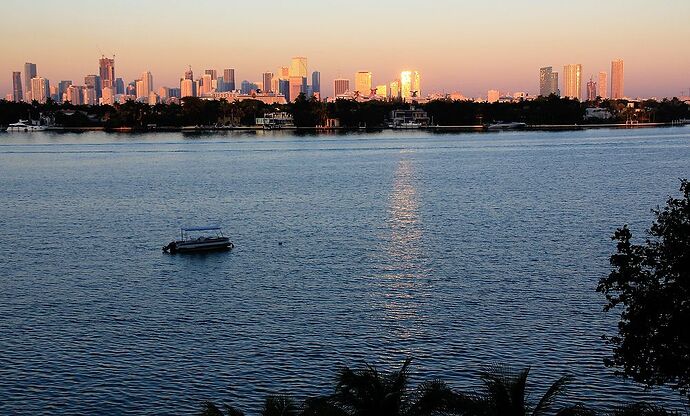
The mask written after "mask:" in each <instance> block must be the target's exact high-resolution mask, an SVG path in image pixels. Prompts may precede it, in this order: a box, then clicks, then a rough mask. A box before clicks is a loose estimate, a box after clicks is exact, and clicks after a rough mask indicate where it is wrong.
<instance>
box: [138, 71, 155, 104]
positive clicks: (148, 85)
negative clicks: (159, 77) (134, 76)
mask: <svg viewBox="0 0 690 416" xmlns="http://www.w3.org/2000/svg"><path fill="white" fill-rule="evenodd" d="M141 82H142V84H143V85H142V88H143V93H142V95H141V96H142V97H146V98H148V96H149V93H150V92H151V91H153V75H152V74H151V72H150V71H146V72H142V73H141Z"/></svg>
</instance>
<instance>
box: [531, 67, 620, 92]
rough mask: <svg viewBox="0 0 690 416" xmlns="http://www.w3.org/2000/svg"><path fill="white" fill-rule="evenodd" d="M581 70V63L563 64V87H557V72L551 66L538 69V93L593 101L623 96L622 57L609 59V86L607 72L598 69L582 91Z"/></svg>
mask: <svg viewBox="0 0 690 416" xmlns="http://www.w3.org/2000/svg"><path fill="white" fill-rule="evenodd" d="M583 73H584V72H583V70H582V64H568V65H565V66H563V89H562V90H561V89H560V88H559V77H558V72H554V71H553V67H551V66H547V67H543V68H541V69H540V70H539V95H541V96H543V97H548V96H549V95H552V94H554V95H557V96H561V92H562V93H563V94H562V95H563V96H564V97H567V98H574V99H578V100H580V101H585V100H586V101H594V100H596V99H597V97H599V98H602V99H607V98H611V99H613V100H618V99H622V98H625V92H624V86H625V74H624V65H623V60H622V59H615V60H613V61H611V82H610V88H609V74H607V73H606V71H600V72H599V73H598V75H597V78H596V80H595V78H594V75H592V76H590V78H589V81H588V82H587V83H586V86H585V87H586V88H585V89H584V91H583V85H585V84H583Z"/></svg>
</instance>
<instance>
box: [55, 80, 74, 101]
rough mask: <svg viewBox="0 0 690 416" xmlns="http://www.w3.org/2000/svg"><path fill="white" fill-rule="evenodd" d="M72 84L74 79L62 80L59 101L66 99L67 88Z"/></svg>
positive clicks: (59, 86)
mask: <svg viewBox="0 0 690 416" xmlns="http://www.w3.org/2000/svg"><path fill="white" fill-rule="evenodd" d="M70 85H72V81H60V83H59V84H58V102H62V101H64V100H66V99H67V98H66V97H65V94H67V88H69V87H70Z"/></svg>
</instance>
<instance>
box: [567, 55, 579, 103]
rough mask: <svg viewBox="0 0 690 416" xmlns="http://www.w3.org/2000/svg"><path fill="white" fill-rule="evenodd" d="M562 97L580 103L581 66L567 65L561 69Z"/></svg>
mask: <svg viewBox="0 0 690 416" xmlns="http://www.w3.org/2000/svg"><path fill="white" fill-rule="evenodd" d="M563 95H564V96H565V97H568V98H577V99H578V100H580V101H582V65H581V64H569V65H565V66H564V67H563Z"/></svg>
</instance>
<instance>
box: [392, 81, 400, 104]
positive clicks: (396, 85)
mask: <svg viewBox="0 0 690 416" xmlns="http://www.w3.org/2000/svg"><path fill="white" fill-rule="evenodd" d="M390 97H391V98H392V99H394V100H397V99H398V98H400V80H399V79H396V80H395V81H391V83H390Z"/></svg>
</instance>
